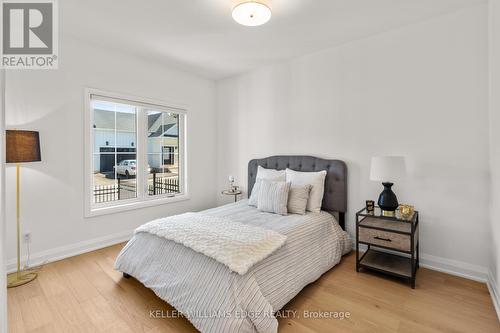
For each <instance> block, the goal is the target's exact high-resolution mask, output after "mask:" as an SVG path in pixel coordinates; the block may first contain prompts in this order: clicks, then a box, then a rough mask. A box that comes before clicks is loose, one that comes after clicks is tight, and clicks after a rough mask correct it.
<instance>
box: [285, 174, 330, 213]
mask: <svg viewBox="0 0 500 333" xmlns="http://www.w3.org/2000/svg"><path fill="white" fill-rule="evenodd" d="M325 178H326V170H323V171H318V172H299V171H294V170H291V169H286V181H287V182H291V183H292V186H303V185H308V184H310V185H311V186H312V188H311V193H310V194H309V200H307V210H308V211H310V212H314V213H319V212H320V211H321V203H322V201H323V194H324V192H325Z"/></svg>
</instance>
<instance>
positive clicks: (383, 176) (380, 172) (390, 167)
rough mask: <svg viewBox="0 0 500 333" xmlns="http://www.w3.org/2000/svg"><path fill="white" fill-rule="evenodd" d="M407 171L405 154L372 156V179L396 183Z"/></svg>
mask: <svg viewBox="0 0 500 333" xmlns="http://www.w3.org/2000/svg"><path fill="white" fill-rule="evenodd" d="M405 173H406V165H405V158H404V157H403V156H376V157H372V163H371V169H370V180H374V181H380V182H391V183H394V182H395V181H396V180H399V179H401V177H403V176H404V175H405Z"/></svg>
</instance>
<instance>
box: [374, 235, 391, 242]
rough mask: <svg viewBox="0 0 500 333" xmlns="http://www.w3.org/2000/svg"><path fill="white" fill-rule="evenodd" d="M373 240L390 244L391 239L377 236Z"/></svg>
mask: <svg viewBox="0 0 500 333" xmlns="http://www.w3.org/2000/svg"><path fill="white" fill-rule="evenodd" d="M373 238H374V239H378V240H381V241H384V242H392V239H389V238H382V237H379V236H375V237H373Z"/></svg>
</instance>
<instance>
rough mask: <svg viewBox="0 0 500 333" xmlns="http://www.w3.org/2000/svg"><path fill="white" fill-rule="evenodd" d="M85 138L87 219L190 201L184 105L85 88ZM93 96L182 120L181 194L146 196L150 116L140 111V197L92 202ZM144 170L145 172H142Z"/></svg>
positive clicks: (180, 148)
mask: <svg viewBox="0 0 500 333" xmlns="http://www.w3.org/2000/svg"><path fill="white" fill-rule="evenodd" d="M84 95H85V112H84V113H85V121H84V123H85V131H84V133H85V137H84V146H85V148H84V153H85V156H84V161H85V168H84V169H85V170H84V172H85V177H84V180H85V181H84V189H85V191H84V192H85V217H93V216H99V215H105V214H112V213H119V212H124V211H128V210H132V209H139V208H144V207H151V206H157V205H163V204H167V203H172V202H179V201H184V200H189V198H190V197H189V184H188V172H187V169H188V168H187V123H188V111H187V109H188V108H187V107H186V106H184V105H180V104H176V103H171V102H165V101H158V100H153V99H150V98H144V97H137V96H131V95H125V94H120V93H115V92H109V91H103V90H98V89H93V88H86V89H85V93H84ZM92 96H97V97H98V98H99V100H107V101H111V102H117V103H130V104H131V105H136V106H139V107H143V108H150V109H154V110H159V111H165V112H172V113H176V114H179V115H182V117H179V149H178V150H179V164H180V166H179V186H180V188H181V193H179V194H171V193H170V194H163V195H155V196H150V195H148V193H147V190H148V188H147V186H148V185H147V184H148V183H147V175H146V173H147V170H146V168H145V165H147V163H145V158H146V156H147V134H148V124H147V117H146V116H145V115H144V114H141V113H140V112H137V113H136V122H137V123H136V135H137V144H136V159H137V175H136V193H137V197H136V198H133V199H124V200H117V201H110V202H106V203H99V204H95V203H94V200H93V196H94V191H93V172H94V165H93V163H94V158H93V157H94V156H93V155H94V131H93V123H94V121H93V118H94V115H93V112H92V103H91V101H92ZM141 169H142V172H140V171H141Z"/></svg>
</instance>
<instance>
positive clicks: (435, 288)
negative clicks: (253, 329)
mask: <svg viewBox="0 0 500 333" xmlns="http://www.w3.org/2000/svg"><path fill="white" fill-rule="evenodd" d="M122 246H123V244H121V245H116V246H112V247H109V248H105V249H102V250H98V251H95V252H91V253H87V254H84V255H80V256H77V257H73V258H69V259H65V260H62V261H59V262H55V263H51V264H48V265H46V266H45V267H43V269H42V272H41V274H40V276H39V278H38V279H37V280H35V281H34V282H32V283H31V284H28V285H25V286H22V287H18V288H15V289H9V291H8V300H9V304H8V305H9V324H10V332H51V333H54V332H151V333H153V332H176V333H177V332H196V330H195V329H194V327H193V326H192V325H191V324H190V323H189V322H188V321H187V320H185V319H182V318H176V319H165V318H159V319H158V318H151V316H150V311H151V310H160V311H163V313H167V311H172V310H173V309H172V307H170V306H169V305H168V304H166V303H165V302H163V301H162V300H161V299H159V298H158V297H156V296H155V294H154V293H153V292H152V291H150V290H148V289H146V288H145V287H143V286H142V285H141V284H140V283H139V282H137V281H136V280H134V279H129V280H127V279H123V278H122V276H121V274H120V273H118V272H116V271H114V270H113V262H114V259H115V257H116V255H117V253H118V252H119V250H120V249H121V247H122ZM354 261H355V260H354V255H353V254H350V255H348V256H346V257H345V258H344V259H343V260H342V262H341V263H340V264H339V265H338V266H337V267H335V268H333V269H332V270H331V271H330V272H328V273H326V274H325V275H323V277H321V278H320V279H319V280H318V281H316V282H315V283H313V284H311V285H309V286H308V287H306V288H305V289H304V290H303V291H302V292H301V293H300V294H299V295H298V296H297V297H296V298H295V299H293V300H292V301H291V302H290V303H289V304H288V305H287V306H286V309H288V310H297V311H298V312H299V313H301V312H303V311H304V310H310V311H315V310H319V311H348V312H349V313H350V318H349V319H343V320H338V319H307V318H288V319H284V318H282V319H279V329H280V332H301V333H302V332H303V333H309V332H423V333H425V332H467V333H470V332H500V324H499V321H498V318H497V316H496V313H495V310H494V308H493V305H492V302H491V299H490V295H489V294H488V290H487V288H486V286H485V285H484V284H481V283H478V282H473V281H469V280H466V279H462V278H458V277H454V276H451V275H447V274H443V273H439V272H435V271H431V270H428V269H424V268H421V269H420V270H419V272H418V274H417V288H416V289H415V290H412V289H411V288H410V287H409V286H408V285H407V284H405V283H403V282H401V281H399V280H397V279H392V278H387V277H384V276H381V275H376V274H374V273H373V274H372V273H363V272H361V273H356V271H355V269H354Z"/></svg>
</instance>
